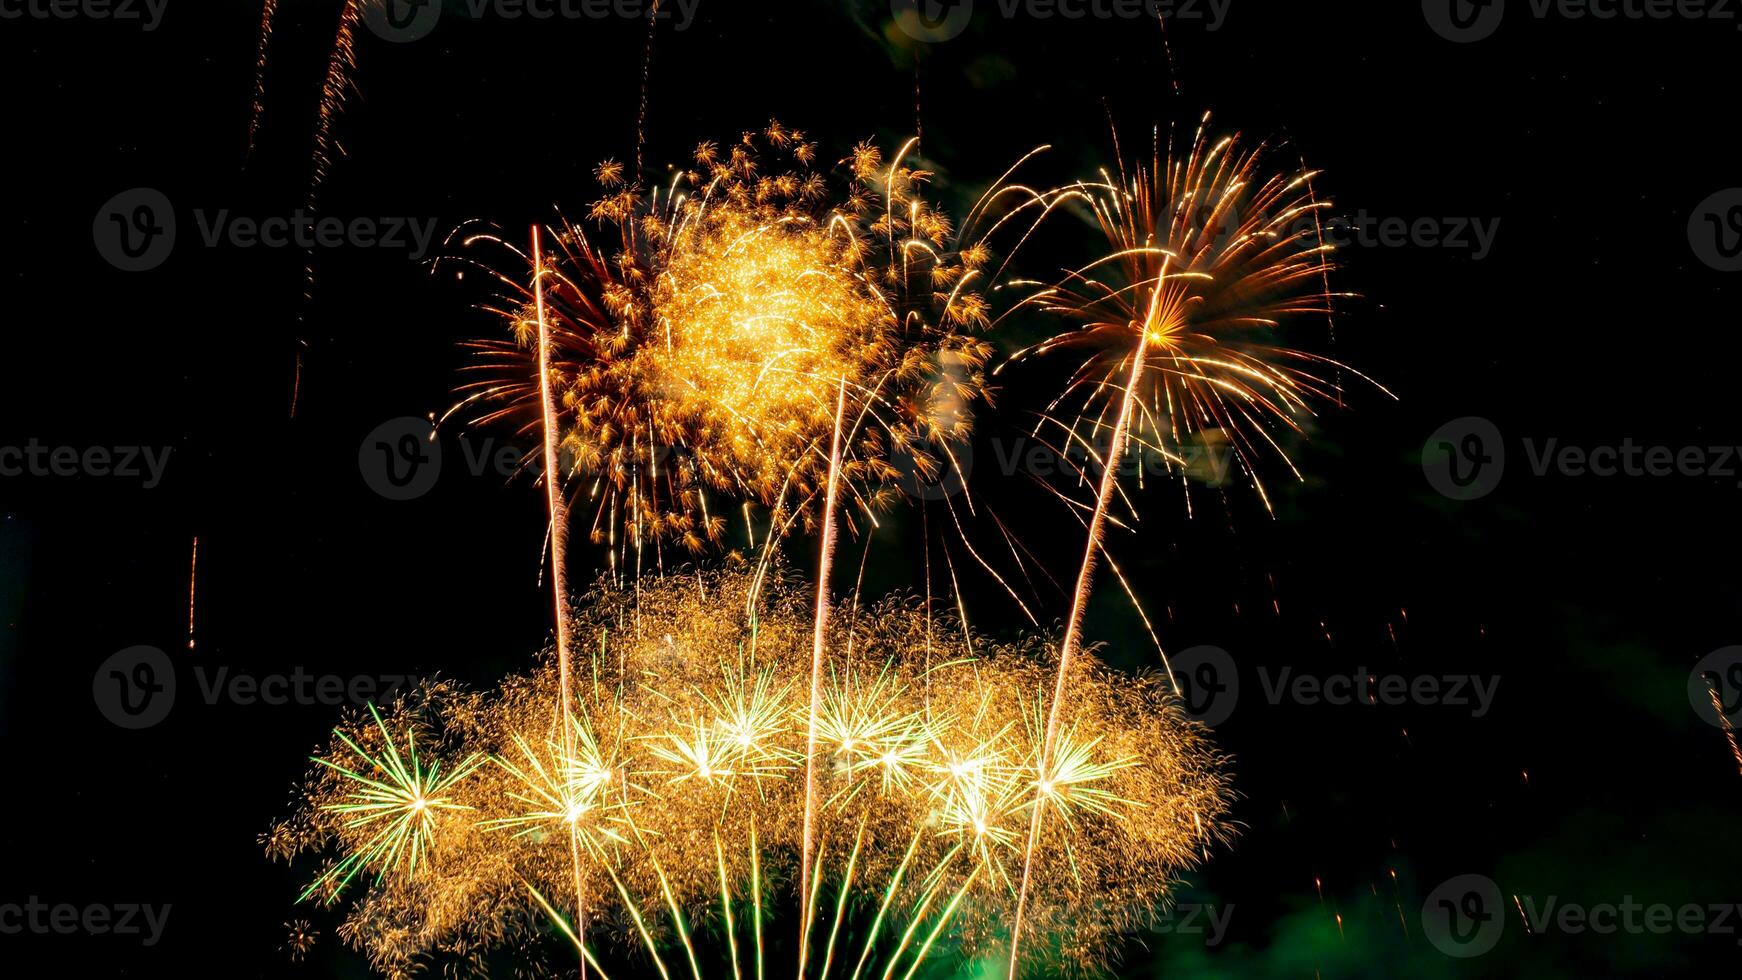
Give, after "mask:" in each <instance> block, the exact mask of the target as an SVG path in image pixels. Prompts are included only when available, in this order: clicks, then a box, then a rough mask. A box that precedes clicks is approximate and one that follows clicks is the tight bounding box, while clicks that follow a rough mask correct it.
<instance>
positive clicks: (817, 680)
mask: <svg viewBox="0 0 1742 980" xmlns="http://www.w3.org/2000/svg"><path fill="white" fill-rule="evenodd" d="M846 417H847V379H846V378H845V377H843V378H842V379H841V393H840V395H839V396H838V399H837V401H836V402H835V432H834V435H833V436H832V437H831V438H830V442H829V485H828V491H827V493H826V494H825V495H824V497H823V546H822V554H821V555H820V556H819V558H818V560H817V614H816V633H815V636H814V639H813V640H812V642H811V702H810V713H809V721H808V722H807V724H806V734H805V751H804V846H803V852H804V853H803V858H802V859H801V862H800V867H799V879H798V880H799V891H798V894H799V901H800V903H802V908H801V909H800V910H799V922H800V925H799V943H798V975H799V976H801V977H802V976H804V968H805V959H806V954H807V953H808V952H809V951H810V923H811V908H810V894H811V886H810V881H811V858H812V856H813V852H814V851H815V850H816V847H815V844H816V809H817V772H816V758H817V716H818V715H820V714H822V710H823V634H824V632H825V631H826V630H827V628H828V623H829V570H830V568H831V567H832V566H833V565H834V558H835V498H836V496H837V490H838V489H839V484H840V479H839V471H840V468H841V429H842V428H843V427H844V426H845V423H846Z"/></svg>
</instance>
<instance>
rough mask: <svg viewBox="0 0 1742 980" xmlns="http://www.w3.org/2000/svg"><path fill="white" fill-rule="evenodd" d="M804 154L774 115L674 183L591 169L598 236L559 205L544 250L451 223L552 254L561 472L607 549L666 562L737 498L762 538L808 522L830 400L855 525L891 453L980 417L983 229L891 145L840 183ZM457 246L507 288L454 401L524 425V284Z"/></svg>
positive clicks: (935, 455)
mask: <svg viewBox="0 0 1742 980" xmlns="http://www.w3.org/2000/svg"><path fill="white" fill-rule="evenodd" d="M816 152H817V150H816V147H815V145H814V144H812V143H810V142H807V141H806V140H805V139H804V137H803V134H802V133H798V132H795V131H793V130H791V129H788V128H786V127H784V126H782V125H780V124H779V123H773V124H770V125H769V126H768V127H767V128H766V129H765V130H764V131H763V132H761V133H747V134H744V135H743V137H742V138H741V139H740V140H739V141H738V142H737V143H735V144H732V145H730V146H728V147H725V148H722V147H720V146H718V145H716V144H714V143H704V144H702V145H701V146H699V147H698V148H697V150H696V152H695V157H694V162H693V167H692V168H690V169H688V170H685V171H680V172H678V173H677V174H676V176H675V177H674V179H673V181H672V182H671V184H670V185H668V186H666V187H661V188H654V189H651V190H649V189H647V188H644V187H642V186H639V185H636V184H633V183H630V182H629V181H628V178H627V176H626V174H625V172H624V167H623V166H622V165H620V164H616V163H612V162H607V163H605V164H602V165H600V167H599V168H598V170H597V175H598V177H599V179H600V181H601V182H602V184H603V186H604V188H605V190H606V196H605V197H603V198H602V199H600V200H599V201H597V202H595V203H594V205H593V206H592V207H591V208H590V211H589V213H590V216H591V217H592V218H593V219H594V220H596V221H598V222H599V223H601V224H602V225H604V226H605V229H606V232H607V233H608V234H607V237H608V238H610V239H611V240H612V241H613V243H614V244H613V247H612V248H611V249H608V250H607V249H601V248H599V247H597V246H595V245H594V244H593V242H592V241H591V240H590V239H589V237H588V235H587V234H586V233H585V232H583V231H582V229H581V228H580V227H578V226H577V225H575V224H574V223H572V222H568V221H563V222H561V223H559V226H558V227H556V228H554V229H552V231H551V234H550V240H551V243H550V244H549V245H548V246H547V247H548V248H549V249H550V250H551V251H550V254H549V255H546V256H538V257H531V256H526V255H525V254H524V253H523V252H521V251H520V250H519V249H518V248H515V247H513V246H512V245H510V244H509V243H508V242H506V241H504V240H503V239H502V238H501V237H500V236H495V235H492V234H485V233H465V234H463V235H462V239H463V241H464V243H465V244H466V245H467V246H471V247H473V248H483V247H486V246H488V247H491V248H495V249H498V250H504V251H505V252H506V254H508V255H510V256H512V257H513V260H514V261H515V262H516V263H518V262H520V261H525V262H527V264H528V265H532V266H540V267H541V268H542V269H543V270H544V271H543V276H542V278H543V281H544V283H545V286H546V288H545V301H546V311H545V315H546V317H547V318H548V325H547V329H548V334H549V337H550V340H551V344H552V350H551V362H550V370H549V374H550V376H551V379H552V381H551V383H552V384H553V385H554V387H555V389H556V398H557V401H558V403H559V405H560V415H561V419H560V423H561V426H562V433H563V435H562V443H561V446H560V454H559V455H560V461H559V469H560V474H559V475H560V478H561V479H562V481H563V482H564V483H565V484H566V485H568V486H569V487H570V492H571V493H572V494H573V496H574V497H575V498H577V501H576V506H577V507H578V506H579V505H580V503H581V502H582V501H585V502H586V503H587V505H588V506H589V509H590V510H591V511H592V519H591V524H590V526H589V528H588V534H589V536H590V537H591V538H592V540H594V541H595V542H598V543H603V544H606V545H608V546H610V547H611V549H612V556H613V561H622V562H625V563H626V562H628V561H630V560H639V559H640V557H641V555H642V553H643V550H644V549H651V551H652V555H653V558H654V560H655V561H662V560H663V558H662V557H661V556H662V552H661V551H660V548H661V546H662V544H663V543H664V542H667V541H675V542H679V543H681V545H682V546H683V547H685V548H687V549H688V550H690V551H692V552H701V551H704V550H707V549H709V548H710V547H712V546H714V545H717V544H718V543H720V542H721V541H722V539H723V536H724V534H725V531H726V519H727V515H729V514H731V513H732V511H733V509H734V506H733V502H735V501H740V500H741V501H747V502H753V503H755V504H757V505H760V506H762V507H765V508H767V509H768V511H769V515H768V521H769V525H770V528H769V535H768V537H769V539H778V538H780V537H782V536H783V535H784V533H785V532H786V531H787V530H788V529H790V528H791V527H793V526H794V524H795V523H798V522H802V523H803V525H804V526H805V527H806V528H807V529H811V530H815V529H816V528H817V527H819V526H820V524H821V519H822V512H823V510H824V498H825V497H826V489H827V486H828V484H829V482H830V481H829V476H830V473H831V471H832V470H833V469H834V468H832V467H831V465H830V462H831V456H832V454H831V444H832V441H833V437H834V434H835V431H836V428H837V426H836V420H837V416H838V415H839V416H840V418H841V421H842V426H841V428H842V445H841V457H840V460H839V463H840V465H839V468H838V473H837V474H836V475H837V476H838V477H839V480H838V482H837V486H838V487H839V490H840V494H841V500H842V503H843V505H844V506H843V508H842V512H841V513H842V517H843V519H844V520H845V521H846V522H847V523H848V528H849V530H858V529H860V528H862V527H863V526H864V524H865V522H870V521H874V520H875V515H876V513H877V512H878V511H880V510H882V509H884V508H886V507H887V506H889V505H890V504H891V503H892V502H893V501H894V499H895V497H896V496H897V491H896V489H895V487H894V486H893V484H892V480H893V479H894V478H895V477H896V476H898V475H899V472H900V471H899V470H898V469H897V466H898V465H900V466H908V467H911V468H912V469H914V470H918V471H921V472H928V473H930V472H935V471H936V470H937V469H938V468H939V467H940V466H942V465H945V463H946V462H947V456H948V448H947V447H948V444H949V443H951V442H954V441H956V440H959V439H961V438H963V437H965V436H966V435H967V434H968V432H969V431H970V428H971V425H972V416H971V406H972V403H973V402H974V401H975V400H976V399H977V398H978V397H979V395H980V394H981V392H982V391H983V385H984V377H983V371H982V368H983V365H984V364H985V362H986V360H987V358H988V357H989V356H990V353H991V349H990V347H989V345H988V344H987V343H986V342H985V341H984V340H983V339H981V338H979V337H978V336H976V335H975V331H976V330H977V329H978V328H980V327H983V326H985V325H986V322H987V319H988V317H987V310H988V305H987V302H986V300H985V298H984V297H983V295H982V293H981V291H980V288H979V287H980V286H983V285H984V284H985V282H986V280H987V279H988V278H989V276H988V274H987V271H986V267H987V265H988V263H989V262H990V261H991V255H992V253H991V251H990V249H989V248H988V247H987V245H986V243H985V241H984V238H983V237H971V236H969V235H967V234H963V233H960V232H958V231H957V230H956V229H955V227H954V225H953V223H952V222H951V221H950V220H949V219H948V218H947V217H946V216H944V215H943V214H941V213H940V212H938V211H937V210H936V209H935V208H933V207H932V206H931V205H929V204H928V203H927V202H925V200H924V199H923V198H922V196H921V189H922V188H923V186H924V184H925V183H926V181H927V180H928V179H929V177H930V175H929V173H927V172H926V171H924V170H921V169H918V168H916V167H914V166H912V165H911V164H909V163H908V162H906V157H905V155H903V154H898V155H897V156H896V158H895V159H894V160H892V161H889V162H885V160H884V157H883V155H882V154H881V153H880V152H879V151H878V150H877V149H876V148H875V147H873V146H870V145H861V146H859V147H857V148H855V150H854V152H853V153H852V154H851V155H850V156H849V157H848V158H847V159H846V160H844V161H843V162H842V165H843V169H844V171H845V172H846V176H847V184H846V186H845V189H842V188H841V187H840V186H837V184H836V183H834V182H831V181H830V180H829V179H828V178H827V177H825V176H824V174H822V173H819V172H817V171H815V170H814V169H813V164H814V162H815V159H816ZM1007 193H1009V194H1018V195H1020V194H1023V193H1024V192H1023V191H1022V190H1021V189H1020V188H994V190H993V191H992V192H989V194H988V199H989V200H988V201H986V202H983V205H982V206H980V207H978V208H977V209H976V211H977V213H978V214H980V215H984V214H985V213H986V212H987V211H989V210H991V207H990V204H991V202H992V201H997V200H1002V199H1003V198H1004V195H1005V194H1007ZM1034 204H1035V198H1034V196H1033V195H1028V196H1027V197H1026V198H1025V199H1024V201H1023V202H1022V203H1021V204H1019V205H1018V208H1019V209H1033V208H1034ZM1008 216H1009V212H1006V213H1005V214H1004V215H1003V216H1002V217H1001V218H1000V223H1001V222H1002V221H1003V220H1005V219H1007V218H1008ZM993 228H994V230H995V229H996V228H997V225H996V224H995V225H994V226H993ZM474 256H476V257H474ZM450 261H460V262H462V263H464V264H463V265H462V268H478V267H482V268H483V270H484V271H485V272H486V274H487V275H488V276H490V278H491V281H492V282H494V283H495V284H496V285H497V286H498V287H499V292H500V295H499V296H498V297H497V298H496V299H494V300H492V301H490V302H489V303H487V304H486V307H487V308H488V309H490V310H492V311H494V312H496V313H498V314H500V315H501V316H502V317H503V318H504V319H505V320H506V321H507V322H508V324H509V328H510V329H509V333H510V336H509V337H508V338H505V339H502V340H486V341H481V342H478V343H476V344H474V345H472V346H473V347H474V349H475V350H476V352H477V353H478V355H479V357H480V360H479V361H478V362H477V363H476V364H475V365H474V366H473V368H472V369H471V370H472V375H471V377H470V378H469V379H468V381H467V382H466V383H465V384H464V385H463V386H462V389H461V395H462V401H461V402H460V403H459V404H458V405H456V406H455V408H454V409H453V410H451V411H450V412H449V415H453V414H455V413H456V412H459V413H465V414H468V415H469V416H470V418H471V419H472V421H473V422H474V423H477V424H483V423H492V422H498V421H507V422H510V423H512V424H515V425H517V426H518V427H519V428H520V430H521V432H522V433H523V434H524V435H526V436H528V437H532V436H535V435H537V431H536V430H537V428H538V427H539V426H540V424H541V420H540V418H539V414H540V413H539V411H538V403H539V393H538V384H539V382H540V374H539V373H538V372H537V371H536V370H534V369H532V368H530V366H529V363H528V361H529V350H528V348H529V347H530V346H531V345H532V341H533V338H534V336H535V335H536V333H537V331H538V328H539V320H538V318H537V315H536V313H535V312H534V311H533V309H532V305H533V299H534V297H533V296H532V295H531V293H530V290H529V289H528V288H527V287H526V286H525V285H524V284H523V282H522V279H521V277H520V274H519V273H518V272H516V271H512V270H510V271H503V270H501V269H499V268H496V266H499V265H501V264H502V263H500V262H497V261H495V260H494V259H493V258H492V257H491V256H489V255H477V253H473V254H472V255H467V256H464V257H462V258H457V259H452V260H450ZM843 397H844V400H845V405H844V406H843V404H842V401H843ZM529 441H530V438H529ZM527 462H528V464H529V466H530V465H535V464H534V457H533V455H532V454H529V455H528V458H527ZM749 531H750V533H751V534H752V535H754V529H753V528H751V529H749Z"/></svg>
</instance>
